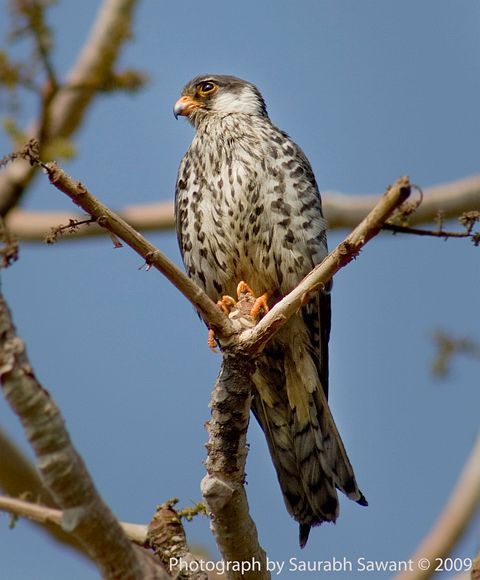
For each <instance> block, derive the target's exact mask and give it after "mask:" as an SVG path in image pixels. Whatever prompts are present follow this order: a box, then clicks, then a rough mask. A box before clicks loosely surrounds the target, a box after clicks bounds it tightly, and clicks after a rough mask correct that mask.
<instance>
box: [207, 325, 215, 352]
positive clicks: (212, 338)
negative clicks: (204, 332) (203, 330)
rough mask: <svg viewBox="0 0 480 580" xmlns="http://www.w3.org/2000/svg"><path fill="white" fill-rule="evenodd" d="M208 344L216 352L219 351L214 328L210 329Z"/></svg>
mask: <svg viewBox="0 0 480 580" xmlns="http://www.w3.org/2000/svg"><path fill="white" fill-rule="evenodd" d="M207 344H208V346H209V347H210V348H211V349H212V350H213V351H214V352H216V351H217V341H216V340H215V331H214V330H213V328H209V329H208V339H207Z"/></svg>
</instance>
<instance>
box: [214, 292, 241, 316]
mask: <svg viewBox="0 0 480 580" xmlns="http://www.w3.org/2000/svg"><path fill="white" fill-rule="evenodd" d="M235 304H236V302H235V300H234V299H233V298H232V297H231V296H222V298H221V300H218V301H217V306H218V307H219V308H220V310H221V311H222V312H223V313H224V314H225V316H228V315H229V314H230V311H231V309H232V308H233V307H234V306H235Z"/></svg>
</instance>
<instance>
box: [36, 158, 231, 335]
mask: <svg viewBox="0 0 480 580" xmlns="http://www.w3.org/2000/svg"><path fill="white" fill-rule="evenodd" d="M42 167H43V168H44V169H45V171H46V173H47V175H48V178H49V180H50V182H51V183H52V184H53V185H54V186H55V187H56V188H57V189H59V190H60V191H62V192H63V193H65V194H67V195H68V196H69V197H70V199H71V200H72V201H73V202H74V203H75V204H77V205H78V206H80V207H81V208H82V209H83V210H84V211H86V212H87V213H88V214H89V215H91V216H92V217H93V218H95V220H96V222H97V223H98V225H99V226H101V227H102V228H104V229H106V230H107V231H109V232H111V233H112V234H114V235H115V236H117V237H119V238H120V239H121V240H123V241H124V242H125V243H126V244H128V245H129V246H130V247H131V248H133V249H134V250H135V251H136V252H137V253H138V254H139V255H140V256H142V257H143V258H144V260H145V263H146V264H147V266H148V267H153V268H156V269H157V270H159V271H160V272H162V274H163V275H164V276H166V277H167V278H168V280H170V282H171V283H172V284H173V285H174V286H175V287H176V288H178V290H180V292H181V293H182V294H183V295H184V296H185V297H186V298H187V299H188V300H189V301H190V302H191V303H192V304H193V305H194V307H195V308H196V309H197V311H198V313H199V314H200V316H201V317H202V318H203V319H204V320H205V322H206V323H207V324H210V326H211V327H212V328H213V329H214V330H215V332H216V333H217V334H218V336H224V337H228V336H231V335H232V334H233V333H234V332H235V330H234V327H233V325H232V323H231V322H230V320H228V318H226V317H225V316H224V315H223V314H222V312H221V311H220V310H219V309H218V308H217V306H216V304H215V303H214V302H213V301H212V300H210V298H209V297H208V296H207V295H206V294H205V292H203V290H201V289H200V288H199V287H198V286H197V285H196V284H195V283H194V282H192V280H190V278H188V277H187V276H186V275H185V274H184V273H183V272H182V271H181V270H180V269H179V268H178V267H177V266H176V265H175V264H174V263H173V262H172V261H170V260H169V259H168V258H167V257H166V256H164V255H163V254H162V253H161V252H160V251H159V250H158V249H157V248H156V247H155V246H154V245H153V244H151V243H150V242H148V241H147V240H146V239H145V238H144V237H143V236H142V235H141V234H139V233H138V232H137V231H136V230H135V229H134V228H132V226H130V225H129V224H128V223H127V222H125V221H124V220H122V218H120V217H119V216H118V215H117V214H115V213H114V212H113V211H111V210H110V209H108V208H107V206H105V205H104V204H102V203H101V202H100V201H99V200H98V199H96V198H95V197H94V196H93V195H92V194H91V193H89V192H88V191H87V189H86V188H85V186H84V185H82V184H81V183H80V182H79V181H75V180H74V179H72V178H71V177H69V176H68V175H67V174H66V173H65V172H64V171H63V170H62V169H60V167H58V165H57V164H56V163H45V164H42Z"/></svg>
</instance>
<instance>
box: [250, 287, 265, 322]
mask: <svg viewBox="0 0 480 580" xmlns="http://www.w3.org/2000/svg"><path fill="white" fill-rule="evenodd" d="M268 298H269V296H268V292H265V293H264V294H262V295H261V296H259V297H258V298H257V299H256V300H255V303H254V305H253V306H252V310H251V311H250V316H251V317H252V318H257V316H258V315H259V314H260V310H263V313H264V314H267V312H268V311H269V310H270V308H269V307H268Z"/></svg>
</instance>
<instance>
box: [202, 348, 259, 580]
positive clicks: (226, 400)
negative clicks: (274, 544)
mask: <svg viewBox="0 0 480 580" xmlns="http://www.w3.org/2000/svg"><path fill="white" fill-rule="evenodd" d="M254 370H255V359H254V358H253V357H251V356H249V355H247V356H245V354H242V353H240V352H238V350H236V349H233V350H232V351H227V352H226V353H225V354H224V357H223V362H222V369H221V371H220V374H219V377H218V379H217V382H216V384H215V388H214V390H213V393H212V399H211V402H210V407H211V409H212V417H211V419H210V421H209V422H208V424H207V430H208V435H209V439H208V443H207V451H208V458H207V461H206V463H205V465H206V468H207V472H208V475H206V476H205V477H204V479H203V480H202V483H201V490H202V495H203V497H204V500H205V503H206V504H207V506H208V508H209V511H210V513H211V524H210V527H211V529H212V532H213V535H214V536H215V540H216V542H217V545H218V548H219V550H220V553H221V554H222V557H223V559H224V561H225V562H230V563H232V562H241V563H248V562H256V563H257V565H256V566H255V567H252V568H251V569H245V567H243V568H239V569H237V570H235V569H232V570H229V571H228V572H227V578H230V579H235V580H237V579H238V580H241V579H242V578H245V579H247V580H249V579H251V580H253V579H259V580H261V579H264V578H265V579H267V578H270V573H269V571H268V570H267V562H266V554H265V552H264V550H263V549H262V547H261V546H260V544H259V541H258V536H257V530H256V527H255V523H254V522H253V520H252V518H251V517H250V513H249V509H248V500H247V495H246V492H245V487H244V479H245V463H246V459H247V444H246V442H247V428H248V423H249V417H250V403H251V396H252V395H251V393H252V383H251V376H252V374H253V372H254Z"/></svg>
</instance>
